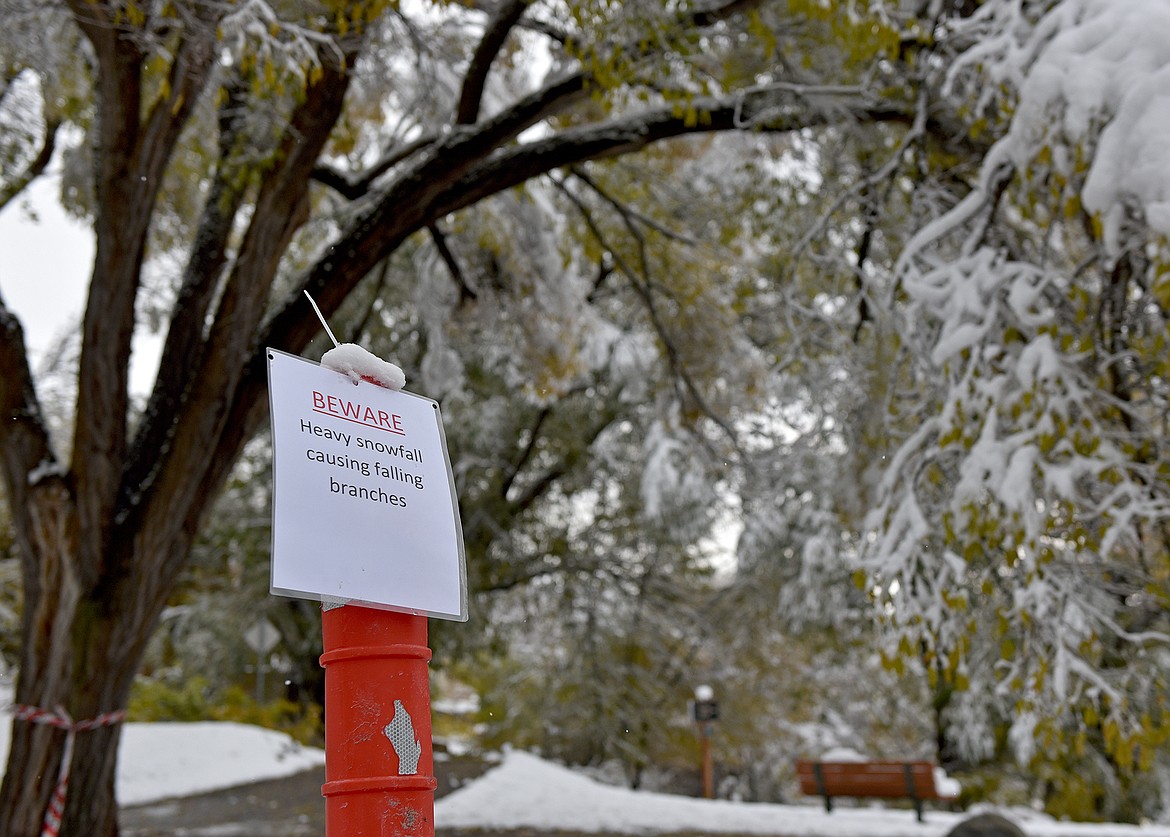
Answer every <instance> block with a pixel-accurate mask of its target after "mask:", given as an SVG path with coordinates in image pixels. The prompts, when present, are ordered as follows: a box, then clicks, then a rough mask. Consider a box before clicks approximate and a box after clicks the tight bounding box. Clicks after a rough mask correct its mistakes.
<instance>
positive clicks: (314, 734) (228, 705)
mask: <svg viewBox="0 0 1170 837" xmlns="http://www.w3.org/2000/svg"><path fill="white" fill-rule="evenodd" d="M127 712H128V718H129V720H130V721H138V722H152V721H182V722H194V721H233V722H235V723H240V724H253V725H255V726H261V727H265V728H267V729H273V730H278V731H280V732H283V733H287V734H288V735H290V736H291V737H292V738H294V739H296V740H297V741H299V742H301V743H302V744H308V745H312V746H321V745H322V743H323V742H324V734H325V729H324V726H323V720H322V715H321V708H320V707H319V706H317V705H315V704H308V705H302V704H298V703H294V702H292V701H290V700H286V699H284V698H276V699H274V700H270V701H267V702H265V703H258V702H257V701H256V699H255V698H254V697H253V696H252V695H251V694H249V693H248V691H247V690H245V689H244V688H242V687H240V686H237V685H231V686H227V687H225V688H221V689H213V688H211V687H210V686H208V684H207V681H206V680H204V679H203V678H201V677H194V678H190V679H187V680H184V681H182V682H180V683H177V684H175V685H171V684H169V683H167V682H165V681H164V680H161V679H153V678H145V677H139V678H138V679H137V680H135V681H134V687H133V690H132V692H131V695H130V705H129V708H128V710H127Z"/></svg>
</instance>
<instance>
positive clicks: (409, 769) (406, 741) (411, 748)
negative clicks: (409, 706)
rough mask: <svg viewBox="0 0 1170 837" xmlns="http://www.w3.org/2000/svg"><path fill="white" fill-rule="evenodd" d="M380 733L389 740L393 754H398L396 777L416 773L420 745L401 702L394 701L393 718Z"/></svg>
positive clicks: (408, 715)
mask: <svg viewBox="0 0 1170 837" xmlns="http://www.w3.org/2000/svg"><path fill="white" fill-rule="evenodd" d="M382 733H383V734H384V735H385V736H386V737H387V738H389V739H390V744H391V745H392V746H393V747H394V752H395V753H397V754H398V775H399V776H413V775H414V774H416V773H418V759H419V756H421V755H422V744H420V743H419V742H418V737H417V736H416V735H415V734H414V722H413V721H412V720H411V719H410V713H409V712H407V711H406V707H405V706H403V705H402V701H400V700H396V701H394V717H393V718H391V719H390V723H388V724H387V725H386V726H385V728H384V729H383V730H382Z"/></svg>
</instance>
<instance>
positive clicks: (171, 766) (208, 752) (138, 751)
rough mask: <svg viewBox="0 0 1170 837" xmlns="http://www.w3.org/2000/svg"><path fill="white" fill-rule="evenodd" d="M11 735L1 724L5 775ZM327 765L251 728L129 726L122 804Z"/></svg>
mask: <svg viewBox="0 0 1170 837" xmlns="http://www.w3.org/2000/svg"><path fill="white" fill-rule="evenodd" d="M11 734H12V724H11V720H10V719H9V718H4V719H2V720H0V771H2V770H3V764H4V762H5V761H7V757H8V744H9V740H10V737H11ZM82 734H84V733H82ZM324 763H325V753H324V751H323V750H317V749H314V748H312V747H302V746H301V745H300V744H298V743H297V742H296V741H294V740H293V739H291V738H289V737H288V736H287V735H285V734H284V733H281V732H274V731H273V730H268V729H261V728H260V727H254V726H249V725H247V724H233V723H221V722H212V721H206V722H200V723H193V724H180V723H166V724H126V728H125V729H124V730H123V732H122V746H121V747H120V748H119V750H118V773H117V779H116V783H117V785H116V786H117V793H118V801H119V802H120V803H121V804H123V805H138V804H141V803H144V802H154V801H156V800H159V799H168V798H170V797H173V796H191V795H194V794H197V793H205V792H207V791H213V790H220V789H222V788H230V787H233V786H235V785H243V784H246V783H248V782H255V781H259V780H261V779H277V778H280V777H282V776H291V775H293V774H295V773H300V772H301V771H303V770H308V769H310V768H312V767H316V766H319V765H322V764H324Z"/></svg>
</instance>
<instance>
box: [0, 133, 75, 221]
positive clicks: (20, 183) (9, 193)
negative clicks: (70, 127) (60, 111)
mask: <svg viewBox="0 0 1170 837" xmlns="http://www.w3.org/2000/svg"><path fill="white" fill-rule="evenodd" d="M60 127H61V123H60V122H59V121H57V120H55V119H54V120H50V121H48V122H47V123H46V124H45V138H44V140H43V141H42V142H41V148H40V150H39V151H38V152H37V156H36V157H34V158H33V159H32V161H30V162H29V164H28V166H27V167H26V168H25V170H24V171H23V172H21V173H20V174H19V175H18V176H17V177H16V178H14V179H13V181H12V182H11V183H8V184H6V185H5V186H4V188H3V189H0V210H3V209H4V207H6V206H7V205H8V204H9V203H11V202H12V199H13V198H15V197H16V196H17V195H19V194H20V193H21V192H23V191H24V190H25V189H27V188H28V185H29V184H30V183H32V182H33V181H34V180H36V179H37V178H38V177H40V176H41V175H42V174H43V173H44V171H45V169H46V168H48V167H49V161H50V160H52V159H53V152H54V151H56V149H57V131H58V130H59V129H60Z"/></svg>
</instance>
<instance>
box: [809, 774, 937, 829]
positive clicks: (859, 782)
mask: <svg viewBox="0 0 1170 837" xmlns="http://www.w3.org/2000/svg"><path fill="white" fill-rule="evenodd" d="M796 773H797V776H798V778H799V779H800V792H801V793H803V794H805V795H808V796H821V797H824V799H825V810H827V811H832V810H833V802H832V800H833V797H834V796H852V797H875V798H883V799H909V800H911V801H912V802H913V803H914V810H915V812H916V813H917V814H918V819H919V820H921V819H922V802H923V800H926V799H946V798H947V797H944V796H942V795H941V794H940V793H939V791H938V788H937V787H936V786H935V784H934V764H932V763H931V762H929V761H899V760H892V759H889V760H877V761H857V762H854V761H811V760H807V759H801V760H798V761H797V762H796Z"/></svg>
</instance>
